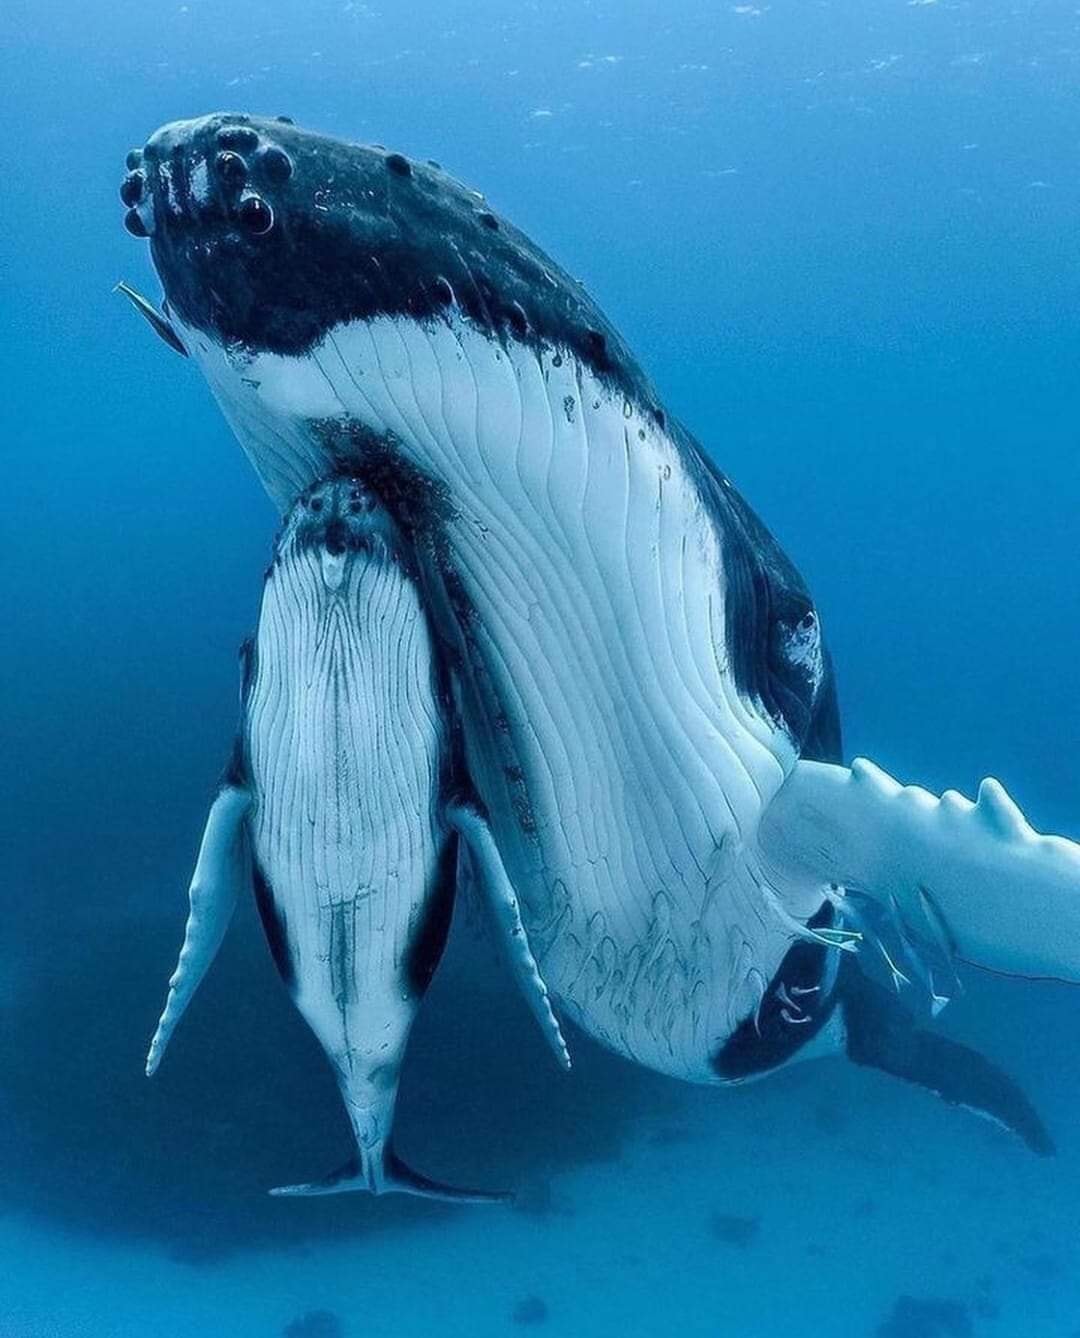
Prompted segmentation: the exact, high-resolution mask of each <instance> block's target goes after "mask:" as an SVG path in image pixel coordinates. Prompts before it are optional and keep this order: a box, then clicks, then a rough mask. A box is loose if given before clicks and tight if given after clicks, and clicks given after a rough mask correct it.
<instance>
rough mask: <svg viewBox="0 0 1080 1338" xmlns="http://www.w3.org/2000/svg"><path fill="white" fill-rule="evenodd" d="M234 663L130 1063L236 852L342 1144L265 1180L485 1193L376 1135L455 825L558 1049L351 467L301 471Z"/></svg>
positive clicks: (391, 1096)
mask: <svg viewBox="0 0 1080 1338" xmlns="http://www.w3.org/2000/svg"><path fill="white" fill-rule="evenodd" d="M245 668H246V672H245V676H244V677H245V683H244V697H243V717H242V724H241V729H240V732H239V737H238V741H237V748H236V754H235V757H234V761H233V763H232V764H231V767H230V774H229V777H228V781H227V783H226V785H225V786H224V787H223V789H222V791H221V793H220V794H219V796H218V798H217V800H216V801H215V803H214V806H213V809H212V810H211V814H210V818H209V821H208V823H207V829H206V834H205V836H204V839H203V845H202V850H201V851H200V855H199V863H198V867H197V869H196V873H195V878H194V880H193V882H192V889H191V915H190V917H189V922H188V929H187V935H186V939H185V944H184V948H183V951H182V953H181V957H180V964H179V966H178V968H177V972H176V975H175V976H174V978H173V980H172V981H171V982H170V992H169V998H168V1001H167V1004H166V1008H165V1012H164V1014H163V1016H162V1019H161V1023H160V1025H159V1027H158V1031H157V1034H156V1035H155V1037H154V1040H153V1042H152V1044H151V1047H150V1054H149V1058H148V1060H147V1072H148V1073H153V1072H154V1070H155V1069H156V1068H157V1065H158V1063H159V1062H160V1059H161V1056H162V1053H163V1052H164V1049H165V1047H166V1045H167V1044H168V1042H169V1039H170V1037H171V1035H172V1032H173V1030H174V1029H175V1027H176V1024H177V1022H178V1021H179V1019H180V1016H181V1015H182V1013H183V1011H184V1008H185V1007H186V1005H187V1003H188V1001H189V1000H190V998H191V995H192V993H193V992H194V990H195V988H196V986H197V985H198V983H199V981H200V980H201V978H202V976H203V974H204V973H205V971H206V969H207V967H208V966H209V964H210V961H211V960H212V958H213V955H214V953H215V951H216V949H217V947H218V945H219V944H220V942H221V938H222V935H223V933H224V930H225V927H226V925H227V924H228V920H229V915H230V913H231V911H232V908H233V906H234V905H235V903H236V897H237V893H238V890H239V888H240V887H241V886H242V884H243V883H244V882H245V881H246V870H247V865H248V858H247V855H248V852H249V851H250V863H251V866H252V871H253V874H254V884H255V892H256V898H257V901H258V907H259V911H260V915H261V917H262V920H263V925H264V928H265V930H266V935H267V938H268V940H269V943H270V948H271V952H272V954H273V957H274V961H275V963H276V965H277V967H278V970H279V971H280V973H281V976H282V978H283V979H284V981H285V983H286V985H287V987H288V989H289V992H290V994H291V996H292V998H293V1001H294V1002H295V1004H296V1007H297V1008H298V1009H299V1011H300V1013H301V1015H302V1016H303V1017H304V1019H305V1021H306V1022H307V1023H308V1025H309V1026H310V1027H311V1029H312V1031H313V1032H314V1033H315V1036H316V1037H317V1038H318V1040H319V1043H320V1044H321V1046H322V1048H323V1050H324V1051H325V1052H326V1055H327V1057H328V1058H329V1060H330V1062H331V1064H332V1065H333V1068H334V1072H335V1075H336V1077H337V1081H338V1086H339V1088H340V1090H341V1095H342V1098H343V1100H344V1102H345V1107H346V1111H347V1113H348V1116H349V1122H350V1124H351V1127H352V1130H353V1135H354V1137H355V1141H356V1156H355V1158H354V1159H353V1160H351V1161H350V1162H349V1163H348V1164H347V1165H346V1166H345V1167H344V1168H343V1169H342V1170H341V1171H339V1172H337V1173H336V1174H334V1175H332V1176H330V1177H328V1178H327V1179H325V1180H323V1181H319V1182H315V1183H312V1184H306V1185H295V1186H291V1187H289V1188H286V1189H281V1190H278V1191H275V1192H277V1193H281V1194H318V1193H334V1192H337V1191H340V1190H350V1189H362V1190H369V1191H371V1192H373V1193H376V1194H378V1193H384V1192H389V1191H393V1190H400V1191H405V1192H411V1193H419V1194H423V1195H427V1196H429V1197H438V1198H454V1199H479V1198H486V1197H492V1196H490V1195H480V1194H476V1193H474V1192H471V1191H462V1190H457V1189H452V1188H450V1187H449V1186H445V1185H438V1184H436V1183H434V1182H433V1181H430V1180H428V1179H426V1178H425V1177H423V1176H420V1175H418V1174H417V1173H416V1172H414V1171H412V1170H410V1169H409V1168H408V1167H407V1166H405V1165H404V1163H403V1162H402V1161H401V1159H400V1158H399V1157H398V1156H397V1155H396V1154H395V1153H394V1150H393V1144H392V1140H391V1128H392V1123H393V1112H394V1104H395V1100H396V1097H397V1087H398V1074H399V1071H400V1068H401V1064H402V1061H403V1059H404V1055H405V1046H406V1043H407V1040H408V1036H409V1031H410V1028H411V1026H412V1023H413V1019H414V1018H415V1016H416V1012H417V1009H418V1008H419V1005H420V1001H421V999H422V997H423V994H424V992H425V990H426V988H427V985H428V983H429V982H430V980H431V977H432V974H433V972H434V970H435V968H436V966H437V964H438V961H439V958H440V956H441V954H442V950H443V945H444V943H445V941H446V934H447V931H448V929H449V925H450V915H451V910H452V907H453V903H454V893H455V884H456V877H457V861H458V840H459V834H460V837H461V838H463V839H464V841H465V843H466V844H467V846H468V847H469V849H470V852H471V854H472V857H473V859H474V861H475V866H476V869H477V872H478V874H479V875H480V876H479V882H480V883H481V885H482V887H483V889H484V890H485V891H486V892H487V894H488V895H489V897H490V899H491V903H492V908H493V910H494V912H495V916H496V921H497V923H498V924H500V925H501V926H502V927H503V928H504V929H505V930H506V941H507V944H508V946H509V947H510V949H511V961H512V963H513V965H514V966H515V967H516V968H517V969H518V971H519V973H520V976H521V981H522V984H523V986H524V988H525V989H526V993H527V995H528V997H529V1001H530V1003H532V1005H533V1006H534V1008H535V1009H536V1011H537V1015H538V1017H539V1018H540V1020H541V1022H542V1024H543V1025H544V1026H545V1029H546V1030H547V1033H548V1036H549V1038H550V1039H551V1041H552V1044H553V1045H554V1047H555V1050H556V1053H557V1055H558V1057H559V1058H560V1060H561V1061H562V1062H563V1063H564V1064H568V1063H569V1057H568V1055H567V1052H566V1047H565V1044H564V1042H563V1040H562V1037H561V1035H560V1033H559V1029H558V1025H557V1023H556V1022H555V1020H554V1016H553V1014H552V1012H551V1007H550V1004H549V1002H548V999H547V995H546V991H545V990H544V986H543V982H542V981H541V980H540V979H539V976H538V975H537V973H536V966H535V963H534V962H533V961H532V959H531V958H530V957H529V956H528V953H527V948H526V946H525V943H526V940H525V937H524V934H523V933H522V932H521V928H520V920H519V918H518V913H517V903H516V899H515V898H514V895H513V892H512V890H511V889H510V888H509V885H508V884H507V882H506V879H505V875H504V874H503V872H502V869H501V866H500V865H499V863H498V860H497V857H495V856H494V855H493V843H492V842H491V840H490V836H489V834H488V832H487V828H486V824H485V822H484V819H483V817H482V815H481V813H480V812H479V810H478V809H477V808H476V806H475V804H472V803H470V802H469V799H468V796H467V795H466V794H464V793H463V792H462V789H461V787H460V785H459V783H458V782H459V777H458V775H457V772H456V769H455V765H454V752H453V747H452V738H451V728H450V724H449V712H448V705H449V702H448V698H447V694H446V689H445V684H444V681H443V680H444V674H443V671H442V669H441V667H440V663H439V658H438V655H437V653H436V647H435V643H434V641H433V639H432V636H431V634H430V631H429V628H428V623H427V615H426V613H425V612H424V609H423V605H422V602H421V598H420V593H419V590H418V588H417V585H416V583H415V579H414V576H413V573H412V571H411V568H410V561H409V558H408V547H407V545H406V544H404V543H403V542H402V540H401V538H400V536H399V535H398V533H397V530H396V527H395V525H394V523H393V521H392V519H391V518H390V516H389V515H388V514H387V512H386V511H385V509H384V508H383V507H382V506H381V505H380V504H379V503H378V501H377V499H376V498H375V497H374V496H373V495H372V494H371V493H370V492H369V491H368V490H367V489H365V488H364V487H363V486H362V485H361V484H360V483H359V482H357V481H356V480H355V479H348V478H340V479H333V480H330V481H328V482H324V483H321V484H318V485H316V486H315V487H314V488H311V489H309V490H307V491H305V493H304V494H303V495H302V496H301V498H300V499H299V500H298V501H297V502H296V504H295V505H294V507H293V509H292V511H291V513H290V515H289V518H288V520H287V522H286V524H285V527H284V530H283V532H282V535H281V538H280V541H279V543H278V545H277V550H276V553H275V556H274V560H273V564H272V565H271V567H270V570H269V572H268V573H267V578H266V585H265V588H264V592H263V599H262V609H261V614H260V618H259V627H258V632H257V635H256V637H255V639H254V641H253V642H252V643H250V645H249V647H248V648H246V651H245Z"/></svg>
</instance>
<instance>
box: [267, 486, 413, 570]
mask: <svg viewBox="0 0 1080 1338" xmlns="http://www.w3.org/2000/svg"><path fill="white" fill-rule="evenodd" d="M292 548H295V549H315V550H317V551H318V552H320V553H321V552H325V553H327V554H328V555H329V556H331V557H343V556H344V555H346V554H348V553H369V554H374V555H388V554H396V553H400V551H401V549H402V540H401V537H400V535H399V534H398V531H397V527H396V526H395V524H394V522H393V520H392V519H391V516H390V513H389V512H388V511H387V509H386V507H385V506H383V504H382V502H381V501H380V500H379V498H378V497H377V496H376V495H375V493H374V492H373V491H372V490H371V488H370V487H368V486H367V485H366V484H365V483H364V482H363V481H362V480H360V479H358V478H353V477H349V476H344V475H343V476H341V477H336V478H329V479H323V480H321V481H320V482H318V483H315V484H313V485H312V486H311V487H310V488H306V489H305V490H304V491H303V492H302V493H301V494H300V496H299V497H298V498H297V499H296V502H295V503H294V505H293V507H292V510H291V511H290V512H289V514H288V516H287V517H286V518H285V524H284V527H283V530H282V533H281V537H280V539H279V542H278V551H279V553H280V552H284V551H287V550H288V549H292Z"/></svg>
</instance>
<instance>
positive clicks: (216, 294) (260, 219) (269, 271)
mask: <svg viewBox="0 0 1080 1338" xmlns="http://www.w3.org/2000/svg"><path fill="white" fill-rule="evenodd" d="M120 195H121V199H122V200H123V203H124V204H125V205H126V206H127V213H126V215H125V224H126V226H127V228H128V231H129V232H132V233H134V234H135V235H136V236H139V237H148V238H149V240H150V248H151V253H152V257H153V261H154V265H155V268H156V269H157V272H158V275H159V277H160V279H161V282H162V285H163V287H164V289H165V296H166V302H167V310H168V311H171V312H172V313H174V314H175V315H176V316H177V317H178V318H179V319H180V321H181V322H182V323H183V324H184V325H185V326H186V327H188V328H189V329H192V328H193V329H195V330H198V331H201V332H202V333H203V334H205V335H207V336H209V337H210V338H211V339H212V340H214V341H215V342H216V343H218V344H220V345H224V346H227V347H234V348H236V347H239V348H243V349H245V350H247V351H250V352H252V353H261V352H267V353H274V354H281V355H288V356H301V355H303V354H305V353H307V352H308V351H309V350H311V349H312V348H313V347H315V346H316V345H317V344H318V342H319V341H320V339H322V338H323V336H324V335H325V334H326V333H327V331H328V330H331V329H333V328H334V327H335V326H338V325H341V324H344V323H347V322H349V321H356V320H365V319H371V318H373V317H376V316H381V315H390V316H404V317H411V318H414V319H418V320H425V319H437V318H439V317H440V316H442V315H444V314H445V313H447V312H448V311H454V312H460V313H461V314H462V315H463V316H464V317H466V318H467V319H468V320H469V321H470V322H471V323H472V324H473V325H474V326H477V327H479V328H481V329H483V330H485V331H486V332H488V333H495V334H498V335H503V336H505V337H506V338H507V339H512V340H518V341H525V342H539V341H547V342H553V343H558V344H560V345H563V346H565V347H567V348H568V349H569V350H571V351H573V352H574V353H575V354H576V355H577V356H578V357H579V358H580V360H581V361H582V362H583V363H584V364H585V365H587V366H589V367H590V368H591V369H592V370H593V371H594V372H595V373H597V374H598V375H600V376H601V377H603V378H605V379H608V380H612V381H615V382H618V383H621V384H622V385H623V386H624V387H625V388H631V387H632V388H634V389H635V390H636V391H637V392H638V397H640V398H643V399H645V400H646V401H648V402H650V403H652V402H653V400H654V397H653V395H652V393H651V392H649V391H647V390H646V389H645V387H644V378H643V376H642V373H641V372H640V369H639V368H638V367H637V366H636V364H635V362H634V360H633V358H632V356H631V354H630V353H629V351H628V350H627V348H626V347H625V345H624V344H623V342H622V340H621V339H620V337H619V335H618V334H617V333H616V331H615V330H614V329H613V328H612V327H611V326H610V325H609V323H608V322H607V321H606V320H605V318H604V317H603V315H602V314H601V313H600V311H599V310H598V309H597V308H596V306H595V304H594V303H593V302H592V301H591V299H590V298H589V297H588V295H587V294H586V293H585V291H584V289H583V288H582V287H581V285H580V284H579V283H577V282H576V281H575V280H573V279H571V278H570V277H569V276H568V275H566V274H565V273H563V272H562V271H561V270H560V269H559V268H558V267H557V266H556V265H554V264H553V263H552V261H551V260H550V259H548V257H546V256H545V255H544V254H543V253H542V252H541V251H540V250H539V248H537V247H536V246H535V245H533V243H532V242H530V241H529V239H528V238H527V237H525V236H524V234H522V233H521V232H519V231H518V230H517V229H516V228H514V227H512V225H510V224H509V223H507V222H506V221H505V220H504V219H501V218H499V217H498V216H496V214H494V213H493V212H492V211H491V209H490V208H489V206H488V205H487V203H486V202H485V200H484V198H483V197H482V196H481V195H480V194H479V193H478V192H476V191H472V190H469V189H468V188H467V187H465V186H463V185H461V184H460V183H459V182H457V181H455V180H454V179H453V178H452V177H450V176H449V175H448V174H447V173H445V172H444V171H442V169H441V168H440V167H439V166H438V165H437V164H435V163H432V162H430V161H419V160H415V159H409V158H406V157H404V156H403V155H402V154H400V153H393V152H389V151H387V150H386V149H384V148H382V147H379V146H372V145H362V144H355V143H350V142H347V141H343V140H338V139H333V138H330V137H328V136H325V135H319V134H314V133H312V132H310V131H307V130H304V129H301V128H300V127H298V126H296V125H294V124H292V123H291V122H290V121H288V120H287V119H285V118H279V119H276V120H269V119H260V118H258V117H252V116H245V115H238V114H231V113H216V114H213V115H210V116H204V117H200V118H198V119H195V120H186V121H174V122H172V123H170V124H168V125H165V126H163V127H162V128H161V129H159V130H158V131H156V132H155V133H154V134H153V135H151V137H150V138H149V140H147V142H146V144H145V145H144V146H143V147H142V148H141V149H133V150H132V151H131V152H130V153H129V154H128V157H127V173H126V175H125V177H124V179H123V182H122V185H121V189H120Z"/></svg>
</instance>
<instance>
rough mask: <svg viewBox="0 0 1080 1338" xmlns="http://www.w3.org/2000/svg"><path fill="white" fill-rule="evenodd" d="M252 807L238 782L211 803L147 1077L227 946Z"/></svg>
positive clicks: (243, 876) (244, 876)
mask: <svg viewBox="0 0 1080 1338" xmlns="http://www.w3.org/2000/svg"><path fill="white" fill-rule="evenodd" d="M250 807H251V795H250V793H249V792H248V791H247V790H246V789H244V788H242V787H240V786H234V785H227V786H226V787H225V788H224V789H223V790H222V791H221V792H220V794H219V795H218V797H217V798H216V799H215V800H214V802H213V804H212V805H211V808H210V813H209V816H208V817H207V819H206V827H205V829H204V831H203V837H202V843H201V845H200V846H199V856H198V859H197V860H196V862H195V872H194V874H193V875H192V879H191V887H190V889H189V891H188V896H189V899H190V903H191V905H190V909H189V911H188V919H187V927H186V929H185V931H184V943H183V947H182V948H181V949H180V959H179V961H178V962H177V964H176V970H175V971H174V972H173V974H172V978H171V979H170V981H169V994H168V997H167V999H166V1000H165V1010H164V1012H163V1013H162V1014H161V1020H160V1021H159V1022H158V1025H157V1031H156V1032H155V1033H154V1039H153V1040H152V1041H151V1042H150V1051H149V1053H148V1055H147V1056H146V1074H147V1077H150V1076H151V1075H152V1074H153V1073H154V1072H155V1070H156V1069H157V1066H158V1065H159V1064H160V1063H161V1057H162V1055H163V1054H164V1053H165V1047H166V1046H167V1045H168V1044H169V1041H170V1040H171V1039H172V1034H173V1032H174V1031H175V1030H176V1026H177V1023H178V1022H179V1021H180V1019H181V1017H182V1016H183V1015H184V1010H185V1009H186V1008H187V1006H188V1004H189V1003H190V1002H191V999H192V996H193V995H194V993H195V991H196V989H197V988H198V987H199V984H200V982H201V981H202V978H203V977H204V976H205V975H206V972H207V970H208V969H209V966H210V963H211V962H212V961H213V960H214V957H215V955H216V953H217V950H218V948H220V947H221V941H222V939H223V938H224V937H225V931H226V929H228V927H229V921H230V920H231V918H232V913H233V910H234V909H235V907H236V899H237V897H238V895H239V893H240V888H241V887H242V886H244V885H245V884H246V883H247V882H248V847H247V836H246V830H247V829H246V824H245V822H244V819H245V817H246V816H247V811H248V809H249V808H250Z"/></svg>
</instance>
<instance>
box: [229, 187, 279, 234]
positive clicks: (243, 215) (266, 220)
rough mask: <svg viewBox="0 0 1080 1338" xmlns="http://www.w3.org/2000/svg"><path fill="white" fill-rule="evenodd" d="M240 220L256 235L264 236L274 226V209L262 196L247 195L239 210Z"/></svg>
mask: <svg viewBox="0 0 1080 1338" xmlns="http://www.w3.org/2000/svg"><path fill="white" fill-rule="evenodd" d="M237 216H238V218H239V219H240V222H241V223H242V224H243V226H244V227H245V228H246V229H247V230H248V232H250V233H252V234H253V235H254V236H256V237H262V236H263V235H264V234H265V233H267V232H269V231H270V229H271V228H272V227H273V226H274V211H273V210H272V209H271V208H270V206H269V205H268V204H267V203H266V201H265V200H264V199H262V197H261V196H258V195H246V196H245V197H244V198H243V199H242V200H241V201H240V208H239V209H238V210H237Z"/></svg>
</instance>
